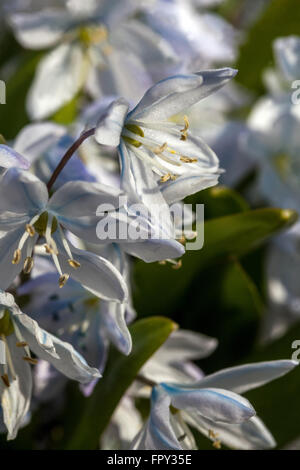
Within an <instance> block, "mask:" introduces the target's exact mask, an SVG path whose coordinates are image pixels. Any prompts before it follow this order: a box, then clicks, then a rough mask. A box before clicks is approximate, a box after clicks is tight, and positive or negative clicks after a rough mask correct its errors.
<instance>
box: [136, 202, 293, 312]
mask: <svg viewBox="0 0 300 470" xmlns="http://www.w3.org/2000/svg"><path fill="white" fill-rule="evenodd" d="M296 220H297V214H296V213H295V212H294V211H291V210H282V209H258V210H254V211H247V212H242V213H239V214H234V215H229V216H225V217H219V218H216V219H212V220H208V221H207V222H205V223H204V247H203V248H202V250H198V251H188V252H187V253H186V254H185V255H184V257H183V264H182V268H181V269H180V270H173V269H172V268H171V267H170V266H168V265H167V266H161V265H159V264H158V263H152V264H145V263H141V262H138V263H136V267H135V272H134V284H135V291H134V294H135V306H136V308H137V310H138V312H140V314H141V315H152V314H155V315H159V314H164V315H165V314H170V313H172V311H174V309H175V308H176V305H177V303H178V299H180V297H181V296H182V295H183V294H184V292H185V291H186V290H187V289H188V287H189V285H190V284H191V282H192V280H193V278H194V276H195V275H196V274H197V273H199V272H201V271H202V270H204V269H206V268H208V267H210V266H212V265H216V264H218V263H220V262H223V261H224V260H225V261H226V260H227V259H230V258H231V257H232V256H234V257H239V256H242V255H244V254H246V253H247V252H249V251H251V250H252V249H254V248H256V247H257V246H258V245H259V244H260V243H262V242H264V241H265V240H267V238H268V237H270V236H271V235H273V234H274V233H276V232H278V231H279V230H281V229H283V228H285V227H289V226H291V225H292V224H293V223H294V222H295V221H296ZM200 230H201V227H200Z"/></svg>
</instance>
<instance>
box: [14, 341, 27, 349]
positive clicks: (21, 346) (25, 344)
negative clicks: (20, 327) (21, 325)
mask: <svg viewBox="0 0 300 470" xmlns="http://www.w3.org/2000/svg"><path fill="white" fill-rule="evenodd" d="M16 346H17V348H25V347H26V346H28V343H26V341H18V342H17V343H16Z"/></svg>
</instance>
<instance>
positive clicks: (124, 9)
mask: <svg viewBox="0 0 300 470" xmlns="http://www.w3.org/2000/svg"><path fill="white" fill-rule="evenodd" d="M138 8H139V6H138V3H136V2H133V1H132V0H122V2H119V1H112V0H101V1H91V0H89V1H83V2H78V1H68V2H67V3H66V5H65V7H64V8H62V7H60V8H58V7H57V8H44V9H40V10H38V11H36V12H30V13H28V12H21V13H20V12H18V13H13V14H11V15H10V17H9V22H10V24H11V26H12V28H13V30H14V32H15V34H16V37H17V39H18V40H19V41H20V42H21V44H22V45H23V46H24V47H26V48H30V49H41V48H48V47H52V46H55V48H54V49H53V50H52V51H51V52H50V53H49V54H47V55H46V56H45V57H44V58H43V59H42V60H41V62H40V63H39V66H38V69H37V74H36V77H35V80H34V83H33V85H32V87H31V90H30V92H29V95H28V100H27V108H28V111H29V113H30V115H31V117H32V118H33V119H43V118H45V117H46V116H49V115H51V114H52V113H54V112H55V111H56V110H57V109H59V108H60V107H61V106H62V105H64V104H65V103H67V102H69V101H70V100H71V99H72V98H73V97H74V96H75V95H76V94H77V93H78V92H79V91H80V90H81V89H82V88H83V87H84V86H85V87H86V89H87V90H88V92H89V93H91V94H92V96H93V97H99V96H104V95H108V94H117V95H120V94H121V95H125V96H127V97H128V98H133V99H137V98H139V97H140V96H141V95H142V93H143V92H144V90H145V89H146V88H147V87H148V86H150V85H151V83H152V78H151V73H149V72H150V71H149V67H150V64H151V69H161V70H162V73H161V76H163V75H164V69H165V67H168V66H169V64H171V65H172V64H174V63H176V62H177V58H176V57H175V55H174V53H173V51H172V48H171V47H170V46H169V45H168V44H167V42H166V41H164V39H163V38H161V37H160V36H159V35H158V34H156V33H154V32H153V31H152V30H151V29H150V28H149V27H147V26H146V25H143V26H141V25H140V23H139V21H138V20H137V19H132V18H131V17H132V16H133V14H134V13H135V11H136V10H137V9H138ZM160 78H161V77H160Z"/></svg>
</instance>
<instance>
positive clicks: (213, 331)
mask: <svg viewBox="0 0 300 470" xmlns="http://www.w3.org/2000/svg"><path fill="white" fill-rule="evenodd" d="M199 286H201V293H199ZM197 287H198V288H197ZM263 309H264V306H263V302H262V300H261V297H260V295H259V292H258V290H257V288H256V286H255V284H254V283H253V281H252V279H251V278H250V277H249V276H248V274H247V273H246V272H245V271H244V269H243V268H242V266H241V265H240V263H239V262H238V261H231V262H227V263H225V264H224V265H222V266H219V267H218V269H216V268H215V267H212V268H211V269H209V270H205V272H203V273H202V274H200V275H198V276H196V277H195V278H194V279H193V282H192V284H191V286H190V288H189V289H188V291H187V292H186V293H185V295H184V297H183V298H182V299H180V304H179V305H178V309H177V314H176V316H175V320H176V321H177V322H178V323H179V324H180V327H181V328H186V329H190V330H193V331H198V332H201V333H205V334H207V335H209V336H213V337H216V338H217V339H218V341H219V346H218V348H217V349H216V351H215V352H214V354H212V355H211V356H209V357H208V358H207V359H205V360H202V361H201V367H203V368H204V370H205V371H206V372H214V371H215V370H216V369H220V368H223V367H228V366H229V365H231V364H232V362H236V361H239V360H242V359H243V358H244V357H245V355H247V354H249V353H250V352H251V351H252V350H253V346H254V344H255V342H256V338H257V334H258V330H259V325H260V321H261V318H262V314H263Z"/></svg>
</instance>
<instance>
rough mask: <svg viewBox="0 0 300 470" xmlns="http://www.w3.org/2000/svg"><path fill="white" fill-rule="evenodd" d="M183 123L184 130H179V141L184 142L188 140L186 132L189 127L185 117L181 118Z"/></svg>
mask: <svg viewBox="0 0 300 470" xmlns="http://www.w3.org/2000/svg"><path fill="white" fill-rule="evenodd" d="M183 121H184V128H183V129H180V132H181V137H180V140H186V139H187V138H188V130H189V127H190V123H189V120H188V117H187V116H183Z"/></svg>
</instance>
